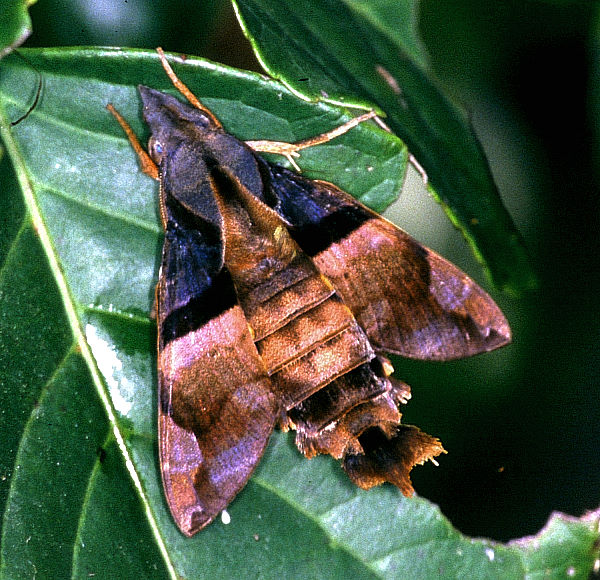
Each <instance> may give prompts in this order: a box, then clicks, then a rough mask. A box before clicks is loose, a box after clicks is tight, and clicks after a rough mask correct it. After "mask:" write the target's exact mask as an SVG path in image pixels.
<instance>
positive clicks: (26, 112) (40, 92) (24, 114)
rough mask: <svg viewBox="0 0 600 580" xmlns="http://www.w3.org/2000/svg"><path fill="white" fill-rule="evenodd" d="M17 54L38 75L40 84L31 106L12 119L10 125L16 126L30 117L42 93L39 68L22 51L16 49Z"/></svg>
mask: <svg viewBox="0 0 600 580" xmlns="http://www.w3.org/2000/svg"><path fill="white" fill-rule="evenodd" d="M15 54H16V55H17V56H18V57H19V58H22V59H23V60H24V61H25V62H26V63H27V64H28V65H29V66H30V67H31V68H32V69H33V70H34V71H35V72H36V73H37V75H38V86H37V90H36V92H35V98H34V99H33V103H31V106H30V107H29V109H27V111H25V113H23V115H21V116H20V117H19V118H18V119H17V120H16V121H12V122H11V124H10V126H11V127H14V126H15V125H18V124H19V123H20V122H21V121H24V120H25V119H27V117H29V115H31V113H32V111H33V109H35V108H36V107H37V104H38V102H39V100H40V95H41V94H42V75H41V73H40V71H39V70H37V69H36V68H35V67H34V66H33V65H32V64H31V63H30V62H29V60H27V59H26V58H25V57H24V56H23V55H22V54H21V53H20V52H18V51H17V50H15Z"/></svg>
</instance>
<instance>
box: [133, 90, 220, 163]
mask: <svg viewBox="0 0 600 580" xmlns="http://www.w3.org/2000/svg"><path fill="white" fill-rule="evenodd" d="M138 90H139V91H140V95H141V97H142V102H143V104H144V112H143V114H144V120H145V121H146V123H148V126H149V127H150V131H151V132H152V136H151V138H150V141H149V143H148V150H149V153H150V156H151V157H152V159H153V160H154V162H155V163H156V164H157V165H160V162H161V160H162V158H163V157H164V155H165V153H166V152H167V151H169V150H171V151H172V150H173V148H174V147H176V146H177V144H178V143H180V142H181V141H182V140H186V139H189V138H196V139H198V138H201V137H202V134H209V133H213V132H215V131H219V132H220V131H222V129H221V125H220V124H219V122H218V121H217V120H216V119H215V117H214V116H213V115H212V114H211V113H210V112H209V111H204V110H201V109H197V108H196V107H194V106H192V105H190V104H189V103H184V102H182V101H180V100H179V99H177V98H176V97H173V96H171V95H168V94H166V93H162V92H160V91H157V90H155V89H151V88H149V87H145V86H143V85H139V86H138Z"/></svg>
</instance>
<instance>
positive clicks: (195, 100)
mask: <svg viewBox="0 0 600 580" xmlns="http://www.w3.org/2000/svg"><path fill="white" fill-rule="evenodd" d="M156 52H158V56H159V58H160V64H162V67H163V68H164V69H165V72H166V73H167V76H168V77H169V78H170V79H171V82H172V83H173V86H174V87H175V88H176V89H177V90H178V91H179V92H180V93H181V94H182V95H183V96H184V97H185V98H186V99H187V100H188V101H189V102H190V103H191V104H192V105H193V106H194V107H196V109H200V110H201V111H202V112H203V113H204V114H205V115H207V116H208V117H210V118H211V120H212V122H213V123H214V124H215V125H216V126H217V127H222V126H223V125H221V122H220V121H219V119H217V118H216V117H215V116H214V114H213V113H212V111H209V110H208V109H207V108H206V107H205V106H204V105H203V104H202V103H201V102H200V100H199V99H198V97H197V96H196V95H195V94H194V93H192V91H190V89H188V88H187V86H186V85H185V84H183V82H182V81H181V80H179V77H178V76H177V75H176V74H175V71H174V70H173V69H172V68H171V65H170V64H169V61H168V60H167V57H166V56H165V53H164V52H163V49H162V48H161V47H160V46H159V47H157V48H156Z"/></svg>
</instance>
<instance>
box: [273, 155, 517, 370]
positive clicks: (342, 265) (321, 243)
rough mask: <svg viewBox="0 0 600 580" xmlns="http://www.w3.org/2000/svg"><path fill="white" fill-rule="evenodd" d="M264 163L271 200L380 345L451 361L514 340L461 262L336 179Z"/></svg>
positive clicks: (415, 355)
mask: <svg viewBox="0 0 600 580" xmlns="http://www.w3.org/2000/svg"><path fill="white" fill-rule="evenodd" d="M265 165H266V171H268V175H269V191H270V192H271V194H272V200H271V204H272V206H273V207H274V209H275V210H276V211H277V212H278V213H279V214H280V215H281V216H282V217H283V218H284V219H285V220H286V222H288V223H289V224H290V226H291V227H290V231H291V233H292V235H293V237H294V238H295V240H296V241H297V242H298V244H299V245H300V247H301V248H302V249H303V250H304V251H305V252H306V253H307V254H309V255H310V256H311V257H312V258H313V260H314V262H315V264H316V265H317V266H318V268H319V270H320V271H321V272H322V273H323V274H324V275H325V276H327V278H329V280H331V282H332V283H333V285H334V286H335V288H336V291H337V292H338V293H339V294H340V296H341V297H342V298H343V300H344V302H345V303H346V304H347V305H348V307H349V308H350V309H351V310H352V312H353V313H354V315H355V317H356V319H357V321H358V322H359V324H360V325H361V326H362V327H363V328H364V329H365V331H366V333H367V336H368V337H369V340H370V341H371V344H372V345H373V347H374V348H375V349H376V350H377V351H384V352H390V353H394V354H399V355H402V356H406V357H410V358H417V359H429V360H451V359H455V358H462V357H467V356H471V355H474V354H478V353H481V352H486V351H490V350H493V349H495V348H498V347H500V346H503V345H505V344H507V343H508V342H510V340H511V332H510V328H509V326H508V322H507V321H506V318H505V317H504V315H503V314H502V312H501V310H500V309H499V308H498V306H497V305H496V304H495V302H494V301H493V300H492V299H491V297H490V296H489V295H488V294H487V293H486V292H485V291H484V290H482V289H481V287H480V286H478V285H477V284H476V283H475V282H474V281H473V280H471V279H470V278H469V277H468V276H467V275H466V274H465V273H464V272H462V271H461V270H459V269H458V268H457V267H456V266H454V265H453V264H451V263H450V262H448V261H447V260H445V259H444V258H442V257H441V256H439V255H438V254H436V253H435V252H433V251H431V250H429V249H427V248H425V247H424V246H422V245H421V244H419V243H418V242H417V241H416V240H414V239H413V238H412V237H411V236H409V235H408V234H407V233H406V232H404V231H402V230H401V229H399V228H397V227H396V226H395V225H393V224H392V223H390V222H389V221H387V220H385V219H384V218H382V217H380V216H379V215H378V214H376V213H375V212H373V211H371V210H369V209H368V208H366V207H365V206H363V205H362V204H361V203H359V202H358V201H356V200H355V199H354V198H352V197H351V196H350V195H348V194H347V193H345V192H344V191H342V190H340V189H338V188H337V187H335V186H334V185H332V184H330V183H327V182H323V181H312V180H309V179H306V178H304V177H302V176H299V175H297V174H295V173H292V172H290V171H288V170H286V169H284V168H281V167H279V166H276V165H272V164H265Z"/></svg>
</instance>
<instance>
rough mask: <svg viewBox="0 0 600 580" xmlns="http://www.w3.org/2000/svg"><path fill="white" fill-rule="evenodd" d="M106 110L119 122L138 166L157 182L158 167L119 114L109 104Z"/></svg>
mask: <svg viewBox="0 0 600 580" xmlns="http://www.w3.org/2000/svg"><path fill="white" fill-rule="evenodd" d="M106 108H107V109H108V110H109V111H110V112H111V113H112V115H113V117H114V118H115V119H116V120H117V121H118V122H119V125H121V128H122V129H123V131H125V135H127V139H129V142H130V143H131V146H132V147H133V150H134V151H135V153H136V155H137V156H138V159H139V160H140V166H141V168H142V171H143V172H144V173H145V174H146V175H148V176H150V177H151V178H152V179H156V181H158V167H157V166H156V163H154V161H152V158H151V157H150V155H148V153H147V152H146V150H145V149H144V148H143V147H142V144H141V143H140V141H139V139H138V138H137V136H136V134H135V133H134V132H133V129H132V128H131V127H130V126H129V123H127V121H126V120H125V119H123V117H121V115H120V113H119V112H118V111H117V110H116V109H115V108H114V107H113V106H112V105H111V104H110V103H109V104H108V105H106Z"/></svg>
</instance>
